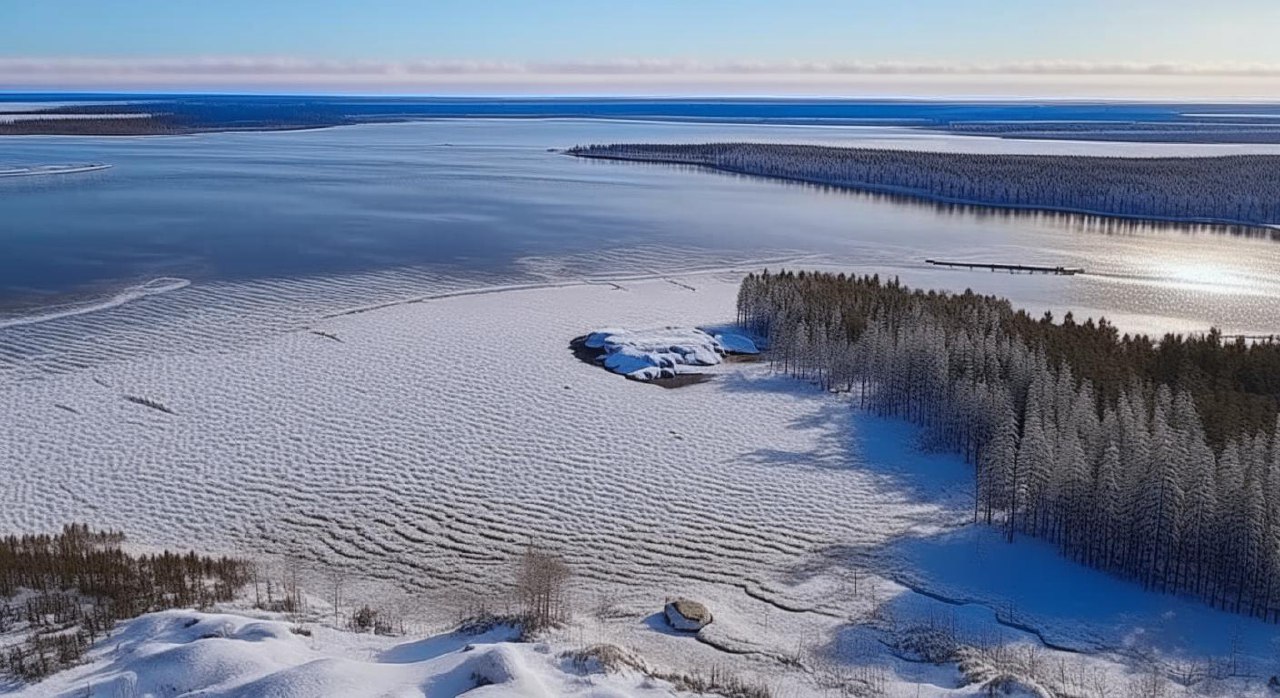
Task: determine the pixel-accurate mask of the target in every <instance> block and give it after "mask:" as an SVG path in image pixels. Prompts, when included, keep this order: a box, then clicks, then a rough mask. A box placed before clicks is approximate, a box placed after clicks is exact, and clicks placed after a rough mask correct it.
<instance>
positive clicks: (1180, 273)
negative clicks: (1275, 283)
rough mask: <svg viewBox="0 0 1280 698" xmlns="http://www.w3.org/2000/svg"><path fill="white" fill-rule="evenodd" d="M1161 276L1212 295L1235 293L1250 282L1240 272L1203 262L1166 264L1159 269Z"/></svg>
mask: <svg viewBox="0 0 1280 698" xmlns="http://www.w3.org/2000/svg"><path fill="white" fill-rule="evenodd" d="M1157 269H1158V273H1159V275H1160V276H1162V277H1164V278H1166V279H1168V280H1169V281H1171V282H1173V283H1175V284H1177V285H1179V286H1184V287H1193V288H1195V289H1197V290H1202V291H1209V292H1211V293H1235V292H1239V291H1240V289H1241V288H1242V287H1244V286H1247V285H1248V283H1249V280H1248V279H1247V278H1245V277H1244V276H1242V275H1241V274H1240V273H1239V270H1237V269H1233V268H1230V267H1227V266H1223V265H1219V264H1214V263H1212V262H1201V261H1178V262H1166V263H1163V264H1160V265H1159V266H1158V267H1157Z"/></svg>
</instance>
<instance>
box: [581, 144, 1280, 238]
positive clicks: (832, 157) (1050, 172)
mask: <svg viewBox="0 0 1280 698" xmlns="http://www.w3.org/2000/svg"><path fill="white" fill-rule="evenodd" d="M566 152H567V153H568V154H570V155H575V156H578V157H585V158H600V159H610V160H632V161H641V162H658V163H671V164H683V165H696V166H702V167H709V168H713V169H717V170H723V171H726V172H734V173H739V174H747V175H758V176H762V177H776V178H780V179H788V180H794V181H800V182H810V183H814V184H824V185H831V186H839V187H848V188H850V189H861V190H867V191H875V192H885V193H891V194H903V195H907V196H915V197H919V198H924V199H930V200H934V201H941V202H944V203H956V204H976V205H983V206H997V207H1005V208H1021V209H1039V210H1047V211H1069V212H1079V213H1088V214H1097V215H1104V216H1122V217H1129V218H1149V219H1161V220H1175V221H1187V222H1217V223H1227V224H1244V225H1274V224H1280V177H1278V176H1276V173H1277V172H1280V155H1231V156H1225V157H1203V158H1201V157H1183V158H1118V157H1117V158H1113V157H1091V156H1077V155H1002V154H1000V155H997V154H970V153H937V152H920V151H909V150H882V149H872V148H836V147H828V146H820V145H785V144H775V143H708V144H702V145H656V144H617V145H590V146H578V147H575V148H571V149H569V150H568V151H566Z"/></svg>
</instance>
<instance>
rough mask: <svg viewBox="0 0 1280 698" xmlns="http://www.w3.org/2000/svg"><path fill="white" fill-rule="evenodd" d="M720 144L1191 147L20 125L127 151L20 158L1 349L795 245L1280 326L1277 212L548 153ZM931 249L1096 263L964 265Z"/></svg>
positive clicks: (886, 266) (58, 144) (585, 125)
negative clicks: (1233, 213)
mask: <svg viewBox="0 0 1280 698" xmlns="http://www.w3.org/2000/svg"><path fill="white" fill-rule="evenodd" d="M712 140H773V141H790V142H817V143H844V144H873V145H884V144H886V143H890V142H892V143H896V144H905V145H908V146H910V147H920V148H933V147H938V148H960V149H970V150H972V149H980V150H981V149H994V150H1010V149H1015V150H1016V149H1023V150H1026V149H1031V150H1035V149H1041V150H1048V151H1050V152H1059V151H1065V152H1084V151H1089V152H1110V151H1115V150H1117V149H1120V150H1125V149H1126V148H1127V149H1128V150H1126V152H1132V153H1134V154H1138V153H1140V152H1150V153H1153V154H1155V153H1161V152H1165V153H1173V152H1175V151H1173V150H1160V149H1161V148H1170V149H1179V148H1180V149H1181V151H1185V150H1186V149H1187V146H1158V145H1148V146H1124V145H1119V146H1118V145H1117V144H1107V143H1094V144H1088V145H1080V146H1077V145H1073V144H1055V143H1048V144H1046V143H1043V142H1042V143H1033V144H1019V143H1017V142H1009V141H989V140H975V139H957V138H953V137H947V136H939V135H927V134H922V133H920V132H913V131H909V130H904V129H893V128H866V127H864V128H859V127H823V126H764V125H733V124H723V123H716V124H696V123H661V122H643V121H597V120H558V119H548V120H527V119H523V120H485V119H463V120H440V121H427V122H418V123H408V124H386V125H369V126H354V127H343V128H334V129H326V130H315V131H298V132H287V133H223V134H206V135H199V136H184V137H153V138H67V137H30V138H27V137H24V138H7V139H4V140H0V166H5V165H40V164H67V163H86V162H101V163H109V164H111V165H113V167H112V169H109V170H105V171H102V172H97V173H86V174H76V175H63V176H54V177H25V178H9V179H4V180H0V361H5V360H7V361H17V360H20V359H22V358H29V356H28V354H29V353H31V352H34V353H37V354H40V355H41V356H45V355H46V354H48V353H50V352H52V353H54V354H57V353H58V352H59V351H61V350H62V348H63V347H64V345H65V344H66V343H67V342H70V341H71V340H70V339H68V338H69V337H75V336H82V335H83V334H84V333H85V332H92V333H97V334H100V335H105V334H108V333H109V329H110V331H119V332H126V333H127V332H130V331H133V332H135V334H137V333H138V332H141V330H137V329H134V330H130V323H143V322H145V323H152V324H154V323H155V322H156V321H157V320H156V318H160V317H165V318H169V321H172V322H174V323H177V324H175V327H177V326H179V325H180V326H182V327H190V326H192V325H193V324H198V323H199V322H201V321H202V318H203V319H207V318H209V317H212V316H215V315H216V316H217V317H219V318H223V320H224V321H227V320H226V318H235V317H241V318H242V320H243V322H244V323H252V322H259V321H264V320H263V319H264V318H271V321H270V323H268V324H269V325H270V327H269V328H267V329H279V328H290V327H295V326H297V325H298V324H300V323H305V322H308V321H310V319H312V318H314V317H315V316H317V315H323V314H324V313H326V312H331V311H334V310H340V309H342V308H349V307H357V306H361V305H366V304H373V303H381V302H388V301H394V300H396V299H397V298H403V297H411V296H413V295H415V294H427V293H432V292H446V291H450V290H456V289H459V288H467V287H473V286H487V285H497V284H510V283H542V282H557V281H566V280H574V279H581V278H584V277H589V276H605V275H625V274H634V275H639V274H658V273H677V272H682V271H690V270H698V269H713V268H718V267H733V268H751V267H753V266H761V265H765V264H768V265H769V266H773V267H777V266H779V265H780V264H781V263H782V260H788V261H787V263H788V264H790V265H792V266H796V265H806V266H819V265H820V266H828V267H839V268H847V269H850V270H857V271H878V272H880V273H882V274H897V275H901V276H902V277H903V278H904V279H905V280H906V281H907V282H909V283H912V284H919V285H929V286H936V287H943V288H952V289H963V288H965V287H973V288H975V289H977V290H982V291H988V292H996V293H1000V294H1002V295H1007V296H1009V297H1011V298H1012V299H1013V300H1014V302H1015V303H1016V304H1018V305H1021V306H1026V307H1030V308H1033V309H1035V310H1036V311H1037V312H1039V311H1040V310H1045V309H1050V310H1053V311H1054V312H1055V313H1056V314H1061V313H1062V312H1064V311H1066V310H1074V311H1075V312H1076V315H1077V316H1080V317H1083V316H1085V315H1095V316H1096V315H1100V314H1105V315H1107V316H1108V317H1111V318H1113V319H1115V320H1116V321H1117V322H1118V323H1119V324H1121V325H1122V326H1123V327H1125V328H1126V329H1135V330H1142V331H1150V332H1162V331H1168V330H1178V331H1197V330H1203V329H1207V328H1208V327H1210V326H1214V325H1216V326H1220V327H1222V328H1224V329H1225V330H1227V331H1228V332H1231V333H1244V334H1269V333H1272V332H1280V242H1278V241H1276V240H1273V239H1272V237H1271V236H1270V235H1269V234H1266V233H1263V232H1260V231H1256V230H1255V231H1248V230H1239V229H1236V230H1231V229H1226V228H1212V227H1186V226H1177V225H1167V224H1147V223H1134V222H1117V221H1109V220H1103V219H1098V218H1091V217H1084V216H1076V215H1044V214H1030V213H1018V214H1011V213H1000V212H992V211H989V210H975V209H957V208H953V207H940V206H935V205H931V204H924V203H919V202H913V201H905V200H901V199H896V198H887V197H881V196H872V195H865V194H858V193H850V192H842V191H832V190H825V189H822V188H819V187H812V186H804V185H796V184H784V183H778V182H772V181H766V180H761V179H755V178H747V177H736V176H730V175H724V174H717V173H710V172H705V171H699V170H696V169H691V168H676V167H668V166H657V165H640V164H625V163H609V162H594V161H583V160H578V159H575V158H571V157H567V156H564V155H561V154H558V153H555V152H549V149H556V148H566V147H569V146H572V145H575V144H581V143H606V142H622V141H630V142H636V141H685V142H703V141H712ZM1143 149H1145V150H1143ZM1181 151H1178V152H1181ZM1198 152H1200V153H1204V154H1208V153H1209V152H1211V151H1208V150H1203V149H1202V150H1201V151H1198ZM926 258H937V259H957V260H975V261H998V262H1017V263H1029V264H1051V265H1064V266H1078V267H1083V268H1085V269H1087V270H1088V273H1087V274H1084V275H1081V276H1077V277H1070V278H1067V277H1049V276H1028V275H1018V276H1013V275H1008V274H992V273H988V272H966V271H943V270H935V269H930V268H928V267H927V266H926V265H924V264H923V260H924V259H926ZM156 291H163V293H157V292H156ZM144 309H145V312H144ZM69 323H79V324H78V325H75V326H71V325H70V324H69ZM95 323H96V324H95ZM177 331H178V330H173V332H177ZM170 334H172V332H171V333H170ZM139 336H140V335H139ZM31 346H36V347H39V349H38V351H37V350H34V349H31V348H30V347H31ZM129 346H130V347H134V348H135V349H137V350H138V351H143V350H145V349H146V348H147V346H150V345H148V344H147V343H146V342H133V343H131V344H129ZM121 352H124V353H127V352H126V351H125V350H123V349H122V350H121ZM15 356H16V357H18V358H14V357H15ZM77 361H79V362H81V363H85V362H89V363H91V361H89V359H88V358H87V357H86V356H81V357H80V358H79V359H78V360H77ZM73 363H75V362H73ZM53 365H54V366H55V367H56V366H58V365H60V364H59V362H58V361H56V360H54V361H53Z"/></svg>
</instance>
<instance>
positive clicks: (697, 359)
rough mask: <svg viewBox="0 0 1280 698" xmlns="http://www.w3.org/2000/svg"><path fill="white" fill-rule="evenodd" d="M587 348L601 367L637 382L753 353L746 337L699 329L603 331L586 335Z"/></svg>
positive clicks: (672, 374)
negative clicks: (598, 353) (725, 357)
mask: <svg viewBox="0 0 1280 698" xmlns="http://www.w3.org/2000/svg"><path fill="white" fill-rule="evenodd" d="M584 344H585V346H586V347H587V348H589V349H594V350H597V351H600V352H601V353H602V356H601V358H600V361H601V363H603V364H604V367H605V368H607V369H609V370H610V371H613V372H614V373H620V374H622V375H624V376H626V377H627V378H631V379H634V380H640V381H648V380H654V379H657V378H670V377H672V376H674V375H676V374H678V373H687V372H689V371H690V370H691V367H696V366H714V365H716V364H718V363H720V361H721V358H722V357H723V356H724V355H725V354H756V353H759V349H758V348H757V347H756V345H755V342H753V341H752V340H751V339H750V338H748V337H744V336H742V335H739V334H734V333H731V332H721V333H716V334H714V335H712V334H709V333H707V332H704V331H702V330H699V329H688V328H680V327H660V328H656V329H649V330H622V329H605V330H600V331H597V332H592V333H591V334H589V335H587V337H586V340H585V342H584Z"/></svg>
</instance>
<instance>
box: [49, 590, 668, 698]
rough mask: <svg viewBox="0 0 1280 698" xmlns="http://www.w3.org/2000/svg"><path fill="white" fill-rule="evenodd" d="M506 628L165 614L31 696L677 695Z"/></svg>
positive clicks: (124, 633)
mask: <svg viewBox="0 0 1280 698" xmlns="http://www.w3.org/2000/svg"><path fill="white" fill-rule="evenodd" d="M515 635H516V633H515V632H514V631H512V629H511V628H509V627H505V626H503V627H499V628H496V629H494V630H491V631H488V632H485V633H482V634H478V635H469V634H465V633H448V634H443V635H438V636H433V637H428V638H423V639H418V640H406V639H405V638H391V637H381V636H376V635H371V634H356V633H350V632H341V631H335V630H332V629H329V628H325V627H323V626H313V625H298V624H293V623H289V622H285V621H283V620H280V619H272V618H267V619H259V618H252V617H247V616H244V615H238V614H228V613H199V612H196V611H166V612H161V613H155V614H151V615H147V616H143V617H141V618H138V619H135V620H132V621H128V622H126V623H124V624H122V625H121V627H120V628H119V629H118V630H117V632H116V633H115V635H114V636H113V637H112V638H111V639H110V641H108V642H103V643H101V645H100V646H99V648H98V649H97V650H96V651H94V652H93V653H91V655H90V657H88V659H87V661H86V663H85V664H84V665H83V666H78V667H75V668H73V669H70V670H68V671H65V672H62V673H61V674H58V675H56V676H55V677H53V678H51V679H49V680H47V681H45V682H42V683H40V684H38V685H36V686H34V687H31V688H29V689H27V690H26V692H25V693H26V695H30V696H48V697H51V698H52V697H54V696H57V697H59V698H118V697H119V696H155V697H157V698H159V697H160V696H187V695H200V696H209V697H213V696H227V697H231V696H270V697H271V698H291V697H296V698H356V697H358V696H371V697H372V696H457V695H462V694H466V695H467V696H475V698H485V697H491V698H496V697H498V696H510V697H511V698H557V697H561V696H563V697H564V698H571V697H573V696H591V697H592V698H606V697H610V696H639V697H646V696H670V695H672V694H673V692H674V691H673V689H672V687H671V685H670V684H668V683H666V682H663V681H657V680H654V679H651V678H649V677H648V676H646V675H644V674H641V673H639V672H637V671H635V670H634V669H629V668H626V667H623V668H622V670H621V671H617V672H610V671H605V670H604V669H603V667H600V666H599V665H598V664H596V665H593V664H591V663H589V662H587V663H584V662H575V661H574V659H573V658H571V657H565V656H563V653H562V652H560V651H558V650H556V649H553V647H552V646H550V645H547V644H545V643H517V642H512V640H514V639H515Z"/></svg>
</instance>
